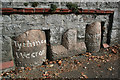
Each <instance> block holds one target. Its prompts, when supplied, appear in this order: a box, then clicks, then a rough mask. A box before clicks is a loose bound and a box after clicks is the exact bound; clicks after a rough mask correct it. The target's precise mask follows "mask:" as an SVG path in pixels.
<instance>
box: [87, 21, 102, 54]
mask: <svg viewBox="0 0 120 80" xmlns="http://www.w3.org/2000/svg"><path fill="white" fill-rule="evenodd" d="M85 42H86V47H87V50H88V51H89V52H98V51H99V50H100V46H101V45H100V44H101V23H100V22H94V23H92V24H90V25H88V26H86V34H85Z"/></svg>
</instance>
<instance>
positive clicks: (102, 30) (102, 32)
mask: <svg viewBox="0 0 120 80" xmlns="http://www.w3.org/2000/svg"><path fill="white" fill-rule="evenodd" d="M104 25H105V22H104V21H101V48H103V45H102V44H103V34H104V32H105V29H104Z"/></svg>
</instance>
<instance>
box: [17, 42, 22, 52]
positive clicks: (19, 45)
mask: <svg viewBox="0 0 120 80" xmlns="http://www.w3.org/2000/svg"><path fill="white" fill-rule="evenodd" d="M17 45H18V51H20V49H21V47H22V44H21V43H18V44H17Z"/></svg>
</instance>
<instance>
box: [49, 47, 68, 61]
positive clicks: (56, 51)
mask: <svg viewBox="0 0 120 80" xmlns="http://www.w3.org/2000/svg"><path fill="white" fill-rule="evenodd" d="M51 50H52V54H51V55H52V60H57V59H61V58H63V57H68V56H69V55H68V53H67V49H66V48H65V47H64V46H62V45H56V46H52V47H51Z"/></svg>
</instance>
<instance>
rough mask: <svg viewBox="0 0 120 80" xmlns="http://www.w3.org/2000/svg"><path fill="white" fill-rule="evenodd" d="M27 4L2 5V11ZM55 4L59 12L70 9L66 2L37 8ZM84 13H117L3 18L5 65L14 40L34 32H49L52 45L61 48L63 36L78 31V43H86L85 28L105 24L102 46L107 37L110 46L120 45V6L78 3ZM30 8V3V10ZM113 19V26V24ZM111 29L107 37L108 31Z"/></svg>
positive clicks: (45, 5) (44, 4)
mask: <svg viewBox="0 0 120 80" xmlns="http://www.w3.org/2000/svg"><path fill="white" fill-rule="evenodd" d="M24 3H25V2H2V7H3V8H25V7H26V6H24ZM52 3H53V4H56V5H57V6H58V8H67V7H66V6H65V5H66V2H56V3H55V2H39V5H38V6H37V7H36V8H49V7H50V4H52ZM77 4H78V5H79V8H82V9H101V10H114V15H113V17H112V16H110V15H107V14H106V15H95V14H79V15H76V14H12V15H2V16H0V22H1V23H0V44H1V45H2V47H0V48H1V49H2V51H1V52H0V53H2V61H3V62H6V61H10V60H12V49H11V48H12V47H11V38H12V37H15V36H18V35H19V34H22V33H23V32H25V31H27V30H31V29H41V30H50V36H51V38H50V42H51V44H52V45H57V44H61V38H62V35H63V33H64V32H66V30H68V29H70V28H76V29H77V31H78V35H77V39H78V41H84V39H85V27H86V25H87V24H90V23H92V22H94V21H103V22H105V25H104V27H105V33H104V37H103V42H104V43H106V41H107V36H109V38H110V41H111V42H110V44H111V45H114V44H117V43H120V42H119V40H120V37H119V36H120V27H119V25H120V23H119V22H120V16H119V14H120V6H119V5H120V2H77ZM30 7H31V3H28V6H27V8H30ZM112 18H113V24H111V26H110V23H111V22H112V21H111V20H112ZM109 27H111V29H110V32H109V34H108V29H109Z"/></svg>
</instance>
